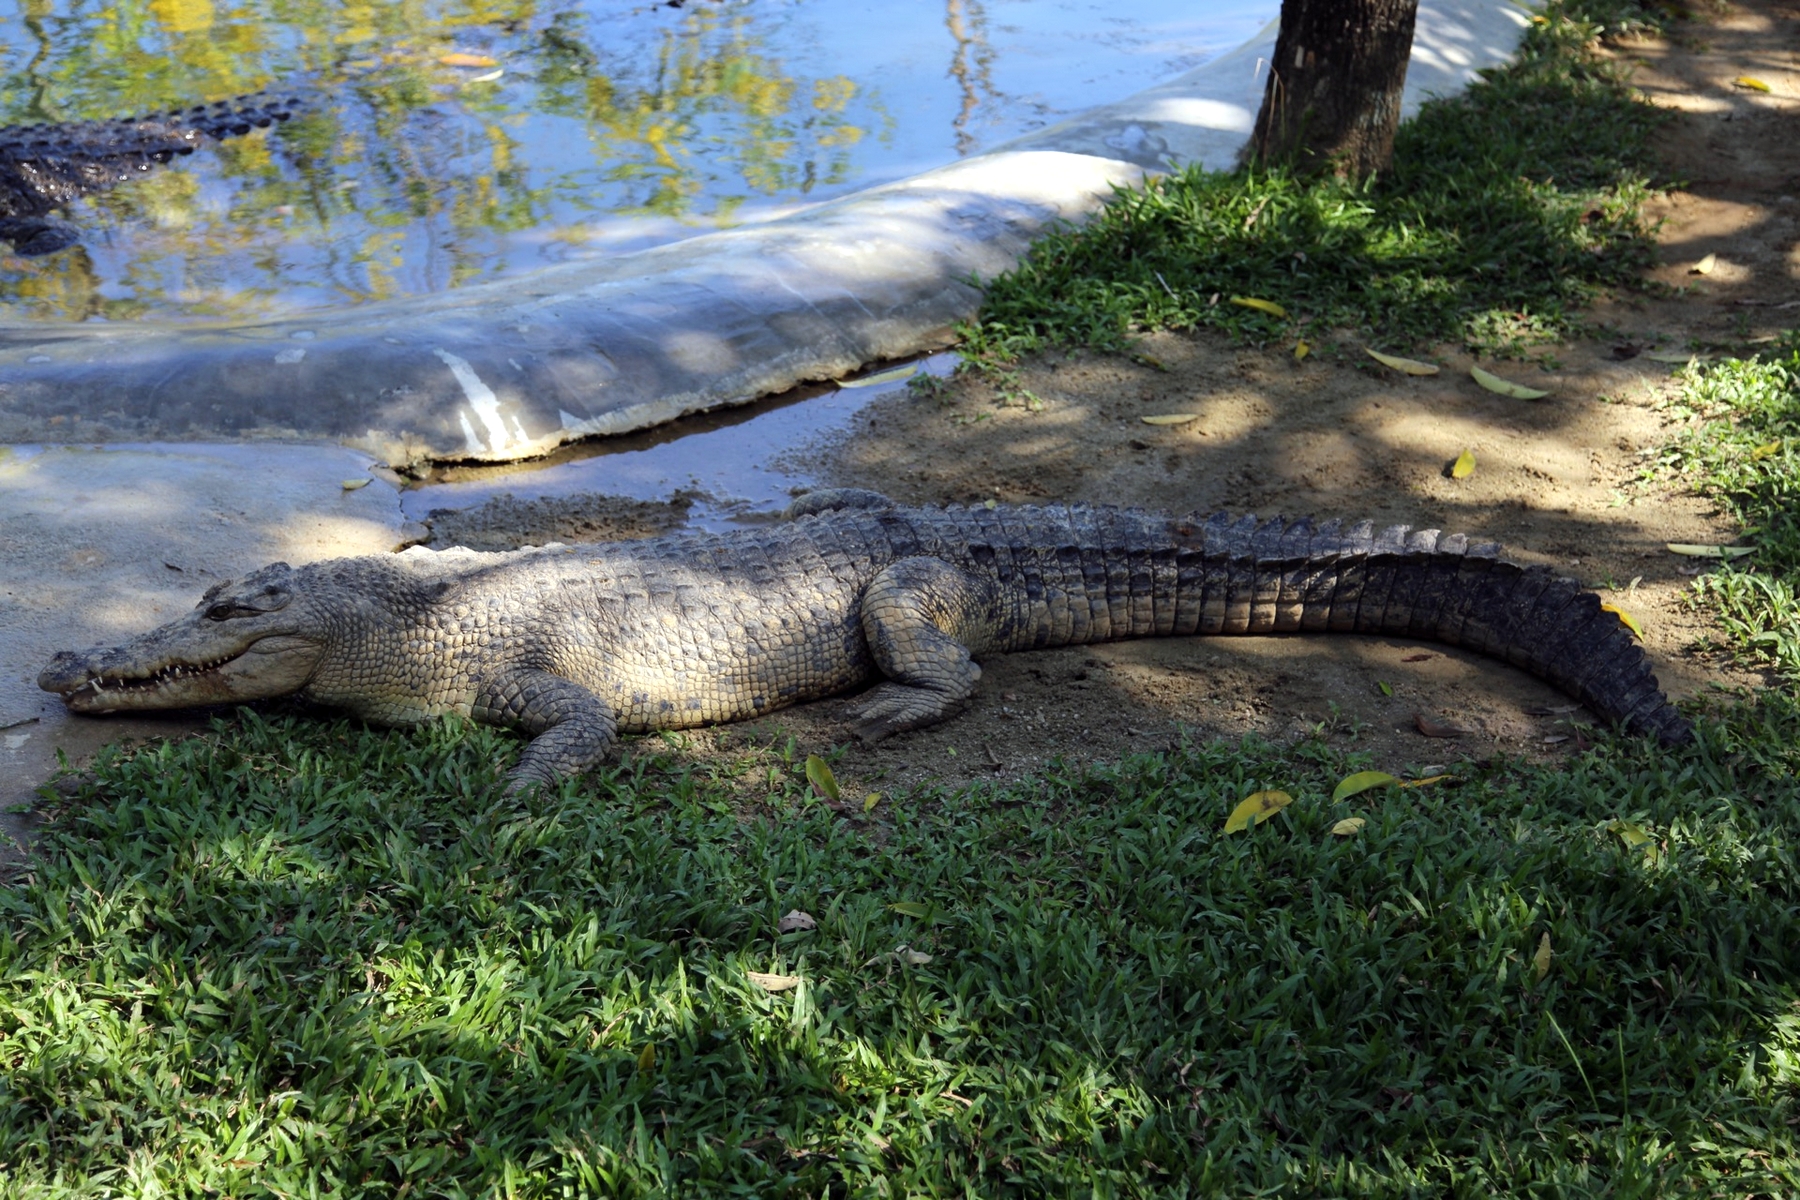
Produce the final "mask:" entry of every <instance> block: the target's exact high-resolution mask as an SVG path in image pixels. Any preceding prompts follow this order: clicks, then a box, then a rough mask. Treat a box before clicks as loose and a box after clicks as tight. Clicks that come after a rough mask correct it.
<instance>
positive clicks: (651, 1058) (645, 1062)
mask: <svg viewBox="0 0 1800 1200" xmlns="http://www.w3.org/2000/svg"><path fill="white" fill-rule="evenodd" d="M638 1070H639V1071H641V1072H642V1073H643V1074H645V1075H648V1074H649V1073H650V1072H652V1071H654V1070H656V1043H655V1042H651V1043H650V1044H649V1045H647V1046H645V1047H644V1048H643V1049H642V1050H639V1051H638Z"/></svg>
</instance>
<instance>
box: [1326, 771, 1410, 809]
mask: <svg viewBox="0 0 1800 1200" xmlns="http://www.w3.org/2000/svg"><path fill="white" fill-rule="evenodd" d="M1399 782H1400V779H1399V776H1396V775H1389V774H1388V773H1387V772H1386V771H1358V772H1357V773H1356V774H1354V775H1347V776H1345V777H1344V779H1343V781H1342V782H1340V783H1339V784H1338V785H1337V787H1336V788H1334V789H1333V790H1332V793H1331V802H1332V803H1333V804H1335V803H1337V802H1338V801H1339V800H1348V799H1349V798H1350V797H1352V796H1355V795H1359V794H1360V793H1362V792H1366V791H1368V790H1369V789H1370V788H1378V787H1387V786H1388V785H1389V784H1392V783H1399Z"/></svg>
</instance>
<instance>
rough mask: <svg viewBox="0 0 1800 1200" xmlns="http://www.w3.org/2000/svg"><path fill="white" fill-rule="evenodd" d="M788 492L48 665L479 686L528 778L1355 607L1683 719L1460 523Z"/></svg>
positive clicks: (174, 697) (1402, 629) (263, 597)
mask: <svg viewBox="0 0 1800 1200" xmlns="http://www.w3.org/2000/svg"><path fill="white" fill-rule="evenodd" d="M793 515H794V517H795V520H794V521H793V522H792V523H790V524H787V525H783V526H779V527H776V528H773V529H770V530H767V531H754V532H742V533H731V534H723V535H705V536H685V537H672V538H663V539H658V540H654V541H645V542H627V543H620V544H610V545H598V546H550V547H544V548H542V549H533V550H520V551H515V552H512V553H507V554H481V553H476V552H474V551H468V550H447V551H441V552H434V551H429V550H409V551H407V552H406V553H404V554H399V555H390V556H386V557H374V558H351V559H339V560H336V561H332V562H323V563H317V564H314V565H312V566H308V567H302V568H300V569H298V570H295V569H292V568H290V567H288V566H287V565H286V564H285V563H276V564H275V565H273V566H270V567H265V568H263V569H262V570H261V571H258V572H257V573H256V574H254V575H252V576H250V577H249V578H248V579H246V580H245V581H244V582H243V583H242V584H239V585H236V586H232V585H221V586H219V587H216V588H214V589H213V590H212V591H210V592H208V593H207V594H206V597H205V599H203V600H202V601H201V603H200V606H199V607H198V608H197V609H195V610H194V612H192V613H190V614H189V615H188V616H186V617H184V618H182V619H181V620H179V621H176V622H174V623H172V624H169V625H165V626H164V627H162V628H161V629H158V630H155V631H154V632H152V633H148V634H145V635H144V636H143V637H141V638H138V639H137V640H135V641H133V642H130V643H128V644H126V645H124V646H120V647H117V648H114V649H95V650H89V651H86V652H82V653H74V652H68V651H65V652H64V653H62V654H59V655H57V656H56V659H55V660H54V661H53V662H52V663H51V664H50V665H49V666H48V667H47V668H45V670H44V672H43V674H42V675H41V676H39V678H38V683H39V685H40V686H41V687H43V688H45V689H46V690H48V691H52V692H57V693H60V694H61V695H62V697H63V699H64V701H65V702H66V703H67V704H68V706H69V707H70V708H71V709H72V710H74V711H76V712H83V713H105V712H124V711H131V710H139V709H166V708H180V707H188V706H194V705H209V704H224V703H234V702H239V701H246V700H256V699H263V698H267V697H272V696H285V695H295V696H300V697H303V698H305V699H308V700H313V701H317V702H321V703H324V704H329V705H335V706H337V707H340V708H344V709H348V710H349V711H350V712H352V713H355V714H357V715H358V716H361V717H363V718H365V719H367V720H370V721H375V722H380V723H383V724H392V725H405V724H411V723H414V722H418V721H424V720H427V719H430V718H432V717H437V716H441V715H444V714H449V713H459V714H462V715H464V716H468V717H473V718H474V719H475V720H478V721H483V722H486V723H489V724H494V725H502V726H507V727H510V728H514V729H518V730H522V731H524V732H525V733H527V734H530V735H533V738H534V740H533V741H532V743H531V744H530V745H529V746H528V747H527V748H526V750H525V752H524V755H523V756H522V757H521V759H520V762H519V765H518V767H517V769H516V770H515V771H514V773H513V776H512V786H514V787H522V786H526V785H530V784H547V783H552V782H554V781H555V780H556V779H558V778H559V777H561V776H563V775H566V774H571V773H576V772H580V771H584V770H587V769H589V768H592V767H593V766H595V765H597V764H598V763H600V762H601V761H602V760H603V759H604V758H605V757H606V755H607V754H608V753H609V752H610V751H611V749H612V747H613V744H614V741H615V740H616V737H617V735H618V733H619V732H620V731H621V730H624V731H630V732H639V731H647V730H654V729H681V728H687V727H692V726H696V725H707V724H714V723H717V722H722V721H735V720H741V719H744V718H747V717H755V716H760V715H762V714H763V713H767V712H771V711H773V710H774V709H777V708H782V707H784V706H786V705H789V704H794V703H797V702H800V701H804V700H812V699H817V698H819V697H822V696H830V695H833V694H836V693H839V692H844V691H849V690H851V689H853V688H855V687H858V686H859V685H861V684H864V683H866V682H868V681H870V680H872V679H877V678H880V679H881V680H883V682H881V683H880V685H879V686H877V687H876V688H874V689H872V690H871V691H870V692H869V693H867V695H865V696H864V697H863V698H862V699H861V701H860V703H859V710H860V711H859V716H860V720H861V725H860V727H859V729H858V733H859V734H861V735H862V736H864V737H866V738H871V739H873V738H879V737H884V736H886V735H888V734H891V733H895V732H898V731H900V730H906V729H916V728H919V727H921V726H924V725H930V724H933V723H935V722H937V721H941V720H943V719H944V718H946V717H948V716H950V715H952V714H953V713H955V712H956V711H957V710H958V709H960V708H961V707H962V705H963V704H964V702H965V701H967V699H968V698H969V696H970V695H972V694H973V692H974V690H975V686H976V681H977V680H978V679H979V678H980V677H981V668H980V667H978V666H977V665H976V664H975V661H974V660H975V659H976V658H978V657H980V656H982V655H986V654H991V653H1004V652H1006V651H1012V650H1025V649H1033V648H1037V647H1045V646H1067V645H1076V644H1082V643H1089V642H1102V641H1110V640H1114V639H1118V638H1128V637H1163V636H1180V635H1185V634H1196V633H1198V634H1246V633H1250V634H1254V633H1297V632H1315V631H1338V632H1362V633H1382V634H1388V635H1395V636H1406V637H1418V638H1428V639H1432V640H1435V641H1441V642H1447V643H1449V644H1451V645H1457V646H1463V647H1465V648H1467V649H1471V650H1474V651H1477V652H1479V653H1482V654H1486V655H1489V656H1491V657H1494V658H1498V659H1500V660H1502V661H1505V662H1510V663H1513V664H1515V665H1517V666H1520V667H1523V668H1525V669H1526V670H1528V671H1530V672H1532V673H1533V674H1535V675H1538V676H1540V677H1541V678H1543V679H1545V680H1548V681H1549V682H1551V683H1553V684H1555V685H1556V686H1558V687H1561V688H1563V689H1564V690H1566V691H1568V692H1570V693H1571V694H1572V695H1574V696H1576V697H1577V698H1579V699H1581V700H1582V701H1583V702H1585V703H1586V704H1588V705H1589V706H1590V707H1591V708H1593V709H1594V710H1595V711H1596V712H1598V713H1599V714H1600V715H1601V716H1602V717H1604V718H1606V719H1607V720H1609V721H1613V722H1615V723H1618V724H1620V725H1623V726H1624V727H1626V728H1627V729H1629V730H1632V731H1636V732H1643V733H1650V734H1653V735H1655V736H1657V737H1659V738H1661V739H1662V740H1663V741H1665V742H1668V743H1679V742H1683V741H1686V740H1688V738H1689V737H1691V730H1690V729H1689V727H1688V724H1687V722H1686V721H1685V720H1684V719H1683V718H1682V717H1681V716H1680V715H1679V714H1678V713H1677V712H1676V711H1675V710H1674V709H1673V708H1672V707H1671V706H1670V705H1669V702H1668V700H1667V699H1666V698H1665V697H1664V696H1663V694H1662V692H1661V691H1660V690H1658V687H1657V683H1656V679H1655V677H1654V676H1653V675H1652V674H1651V671H1650V666H1649V663H1648V661H1647V660H1646V659H1645V657H1644V653H1643V651H1642V649H1641V648H1640V647H1639V646H1638V645H1637V644H1636V643H1635V642H1634V641H1633V640H1632V637H1631V635H1630V633H1629V632H1628V631H1627V630H1626V629H1625V627H1624V626H1623V625H1622V624H1621V623H1620V622H1619V621H1618V619H1617V618H1616V617H1615V616H1613V615H1612V614H1609V613H1605V612H1603V611H1602V610H1601V608H1600V602H1599V598H1598V597H1597V596H1595V595H1594V594H1593V593H1591V592H1585V591H1582V590H1581V589H1580V588H1579V587H1578V586H1576V585H1575V583H1574V582H1573V581H1571V580H1566V579H1557V578H1556V577H1554V576H1553V575H1552V574H1551V573H1550V572H1549V571H1547V570H1544V569H1543V568H1525V567H1520V566H1518V565H1516V564H1514V563H1510V562H1507V561H1505V560H1504V559H1502V558H1500V557H1499V556H1498V555H1499V548H1498V547H1497V546H1493V545H1476V546H1470V545H1469V544H1468V542H1467V539H1465V538H1463V537H1461V536H1460V535H1457V536H1452V537H1442V536H1440V535H1439V534H1438V532H1437V531H1436V530H1424V531H1418V532H1414V531H1411V530H1409V528H1408V527H1407V526H1404V525H1402V526H1396V527H1394V528H1392V529H1387V530H1383V531H1381V532H1379V533H1378V532H1376V531H1375V530H1374V528H1373V527H1372V526H1371V525H1370V524H1369V523H1368V522H1364V523H1362V524H1360V525H1356V526H1353V527H1351V528H1350V529H1347V530H1342V529H1340V526H1339V523H1338V522H1335V521H1333V522H1328V523H1326V524H1324V525H1319V526H1314V525H1313V524H1312V522H1311V521H1310V520H1302V521H1296V522H1291V523H1290V522H1285V521H1283V520H1281V519H1280V518H1276V519H1274V520H1271V521H1263V522H1258V521H1257V519H1256V518H1254V517H1245V518H1242V519H1241V520H1236V521H1234V520H1233V519H1232V518H1230V517H1228V516H1226V515H1224V514H1219V515H1216V516H1212V517H1190V518H1176V517H1169V516H1165V515H1161V514H1156V513H1147V512H1141V511H1137V510H1127V509H1112V508H1082V507H1073V508H1063V507H1050V508H1011V507H999V508H993V509H989V508H972V509H961V508H948V509H905V508H898V507H895V506H893V505H892V504H891V503H890V502H889V501H887V500H885V499H884V498H882V497H880V496H877V495H875V494H874V493H870V492H856V491H839V492H825V493H814V494H813V495H811V496H807V497H804V498H803V499H802V500H801V501H800V502H799V503H797V504H796V505H795V509H794V512H793Z"/></svg>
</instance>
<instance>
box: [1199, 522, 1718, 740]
mask: <svg viewBox="0 0 1800 1200" xmlns="http://www.w3.org/2000/svg"><path fill="white" fill-rule="evenodd" d="M1176 529H1177V533H1178V535H1180V534H1187V535H1188V536H1180V537H1179V540H1180V541H1181V542H1184V543H1187V544H1186V545H1184V546H1183V547H1182V548H1181V549H1179V550H1178V551H1177V552H1176V555H1175V558H1176V562H1175V566H1176V572H1175V574H1176V579H1175V596H1176V601H1177V602H1176V605H1175V608H1176V615H1177V620H1176V621H1175V626H1176V629H1174V630H1172V632H1194V633H1287V632H1313V631H1334V632H1346V633H1348V632H1355V633H1379V634H1387V635H1389V636H1393V637H1412V638H1425V639H1429V640H1432V641H1438V642H1443V643H1446V644H1448V645H1451V646H1460V647H1462V648H1464V649H1466V650H1472V651H1474V652H1476V653H1478V654H1484V655H1487V656H1488V657H1490V658H1496V659H1499V660H1501V661H1502V662H1507V663H1511V664H1513V665H1514V666H1518V667H1521V668H1523V669H1524V670H1526V671H1529V672H1531V673H1532V674H1533V675H1536V676H1537V677H1538V678H1540V679H1543V680H1544V681H1546V682H1548V683H1550V684H1553V685H1554V686H1556V687H1557V688H1559V689H1561V690H1562V691H1564V692H1567V693H1568V694H1569V695H1571V696H1574V697H1576V698H1577V699H1579V700H1581V701H1582V703H1584V704H1586V705H1587V706H1588V707H1589V708H1591V709H1593V710H1594V711H1595V712H1596V713H1598V714H1600V715H1601V716H1602V717H1604V718H1605V719H1606V720H1608V721H1611V722H1614V723H1616V724H1618V725H1620V726H1623V727H1624V728H1625V729H1627V730H1629V731H1632V732H1635V733H1647V734H1652V735H1654V736H1655V737H1657V738H1658V739H1660V740H1661V741H1663V742H1664V743H1666V744H1671V745H1674V744H1680V743H1684V742H1687V741H1690V740H1691V739H1692V738H1693V728H1692V726H1691V725H1690V724H1689V723H1688V721H1687V720H1686V719H1685V718H1684V717H1682V716H1681V714H1680V713H1678V712H1677V711H1676V710H1675V708H1674V706H1673V705H1671V704H1670V703H1669V700H1668V697H1666V696H1665V695H1664V694H1663V692H1662V690H1661V688H1660V687H1659V686H1658V684H1657V681H1656V676H1655V675H1654V674H1653V673H1652V671H1651V668H1650V662H1649V659H1648V657H1647V656H1646V655H1645V653H1644V650H1643V647H1642V646H1641V645H1639V644H1638V642H1637V641H1636V640H1635V639H1634V638H1633V636H1632V634H1631V631H1630V630H1629V629H1628V628H1627V627H1626V626H1625V624H1624V623H1623V622H1622V621H1620V619H1619V618H1618V616H1617V615H1616V614H1615V613H1613V612H1609V611H1607V610H1605V609H1603V608H1602V607H1601V602H1600V597H1599V596H1597V595H1595V594H1594V593H1593V592H1591V591H1587V590H1586V589H1584V588H1582V587H1581V586H1580V585H1579V584H1577V583H1576V582H1575V581H1574V580H1572V579H1564V578H1559V577H1558V576H1557V575H1556V574H1555V573H1554V572H1553V571H1551V570H1549V569H1548V568H1545V567H1524V566H1520V565H1519V564H1517V563H1513V562H1509V561H1507V560H1506V559H1504V558H1502V557H1500V547H1499V546H1498V545H1496V544H1494V543H1492V542H1476V543H1471V542H1470V541H1469V540H1468V539H1467V538H1466V537H1464V536H1463V535H1462V534H1451V535H1444V534H1441V533H1440V532H1439V531H1438V530H1435V529H1423V530H1414V529H1412V528H1411V527H1409V526H1406V525H1396V526H1392V527H1390V528H1387V529H1383V530H1379V531H1377V530H1376V529H1375V527H1374V526H1373V524H1372V523H1370V522H1367V521H1364V522H1362V523H1360V524H1357V525H1352V526H1350V527H1349V528H1348V529H1345V528H1343V527H1342V525H1341V523H1340V522H1337V521H1328V522H1325V523H1324V524H1321V525H1317V526H1315V525H1314V524H1313V523H1312V521H1311V519H1310V518H1308V519H1302V520H1298V521H1291V522H1290V521H1284V520H1283V519H1281V518H1279V517H1277V518H1275V519H1273V520H1268V521H1258V520H1257V519H1256V518H1255V517H1244V518H1241V519H1238V520H1235V521H1234V520H1233V519H1232V518H1231V517H1230V516H1228V515H1225V514H1218V515H1215V516H1211V517H1205V518H1197V517H1190V518H1187V519H1186V520H1185V521H1182V522H1177V524H1176ZM1184 601H1185V603H1184ZM1190 622H1191V624H1192V625H1193V628H1192V629H1191V630H1186V629H1181V628H1180V627H1181V626H1182V625H1184V624H1188V623H1190Z"/></svg>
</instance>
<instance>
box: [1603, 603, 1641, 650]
mask: <svg viewBox="0 0 1800 1200" xmlns="http://www.w3.org/2000/svg"><path fill="white" fill-rule="evenodd" d="M1600 611H1601V612H1609V613H1611V614H1612V615H1613V616H1615V617H1617V618H1619V620H1620V621H1622V622H1624V624H1625V628H1627V629H1629V630H1631V632H1632V633H1634V634H1636V635H1637V640H1638V641H1640V642H1641V641H1643V640H1644V627H1643V626H1642V625H1639V624H1638V623H1637V619H1636V618H1635V617H1633V616H1632V615H1631V614H1630V613H1628V612H1626V611H1625V610H1624V609H1622V608H1619V607H1618V606H1617V605H1613V604H1602V605H1601V606H1600Z"/></svg>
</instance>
